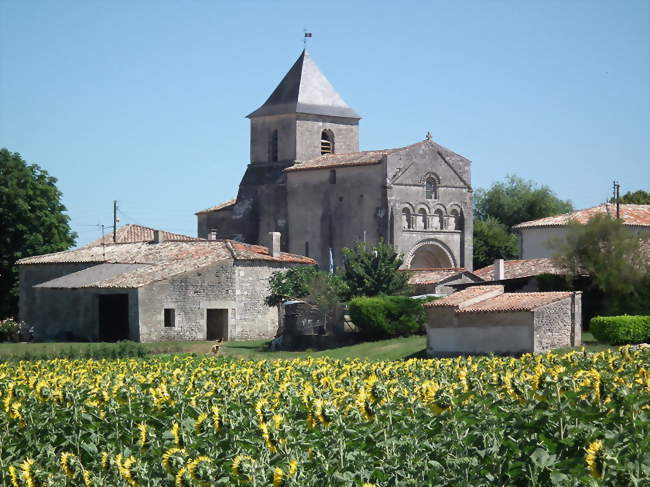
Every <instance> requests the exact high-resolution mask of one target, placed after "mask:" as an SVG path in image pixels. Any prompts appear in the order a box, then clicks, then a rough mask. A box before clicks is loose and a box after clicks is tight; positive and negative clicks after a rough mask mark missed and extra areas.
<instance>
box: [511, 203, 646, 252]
mask: <svg viewBox="0 0 650 487" xmlns="http://www.w3.org/2000/svg"><path fill="white" fill-rule="evenodd" d="M619 206H620V210H619V211H620V212H619V217H620V218H621V219H622V220H623V225H625V228H627V229H629V230H630V231H631V232H634V233H636V234H637V235H639V236H641V237H645V238H650V205H619ZM598 214H607V215H609V216H611V217H612V218H616V217H617V216H616V204H613V203H605V204H603V205H599V206H594V207H593V208H587V209H586V210H578V211H574V212H571V213H564V214H562V215H556V216H549V217H546V218H540V219H538V220H532V221H528V222H523V223H519V224H518V225H515V226H513V227H512V228H513V229H514V230H516V231H517V232H518V233H519V236H520V239H519V243H520V252H519V255H520V256H521V258H522V259H538V258H544V257H553V250H551V249H550V248H549V247H548V243H549V241H550V240H552V239H564V238H565V236H566V231H567V226H568V224H569V222H570V221H576V222H578V223H587V222H588V221H589V219H590V218H591V217H593V216H595V215H598Z"/></svg>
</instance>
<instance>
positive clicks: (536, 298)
mask: <svg viewBox="0 0 650 487" xmlns="http://www.w3.org/2000/svg"><path fill="white" fill-rule="evenodd" d="M572 294H573V293H571V292H545V293H504V294H501V295H499V296H495V297H493V298H490V299H486V300H485V301H480V302H478V303H474V304H471V305H469V306H465V307H461V308H459V309H458V311H457V312H458V313H505V312H509V311H534V310H536V309H537V308H539V307H541V306H546V305H547V304H551V303H554V302H555V301H559V300H561V299H566V298H570V297H571V295H572Z"/></svg>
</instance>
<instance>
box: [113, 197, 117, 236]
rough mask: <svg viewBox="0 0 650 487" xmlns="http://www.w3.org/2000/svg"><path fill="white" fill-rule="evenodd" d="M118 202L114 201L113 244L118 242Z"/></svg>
mask: <svg viewBox="0 0 650 487" xmlns="http://www.w3.org/2000/svg"><path fill="white" fill-rule="evenodd" d="M116 232H117V200H113V243H116V242H117V233H116Z"/></svg>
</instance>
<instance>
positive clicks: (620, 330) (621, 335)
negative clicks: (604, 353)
mask: <svg viewBox="0 0 650 487" xmlns="http://www.w3.org/2000/svg"><path fill="white" fill-rule="evenodd" d="M589 329H590V330H591V333H592V334H593V335H594V338H596V340H598V341H601V342H605V343H609V344H610V345H624V344H627V343H647V342H650V316H630V315H623V316H595V317H593V318H592V319H591V322H590V323H589Z"/></svg>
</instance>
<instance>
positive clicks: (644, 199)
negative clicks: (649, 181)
mask: <svg viewBox="0 0 650 487" xmlns="http://www.w3.org/2000/svg"><path fill="white" fill-rule="evenodd" d="M609 202H610V203H616V200H615V199H614V198H610V199H609ZM620 202H621V203H622V204H626V205H650V193H648V192H647V191H643V190H642V189H640V190H638V191H635V192H634V193H633V192H631V191H628V192H627V193H625V194H624V195H623V196H621V198H620Z"/></svg>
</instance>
